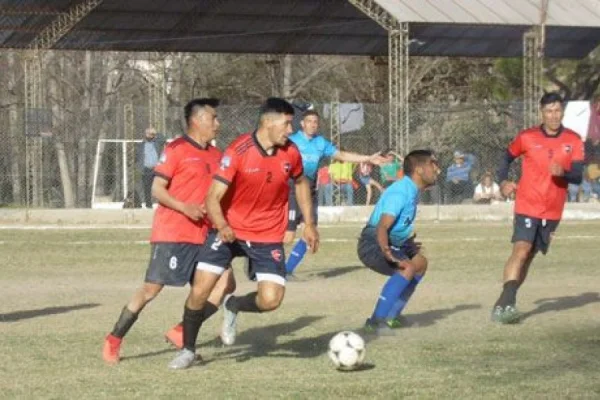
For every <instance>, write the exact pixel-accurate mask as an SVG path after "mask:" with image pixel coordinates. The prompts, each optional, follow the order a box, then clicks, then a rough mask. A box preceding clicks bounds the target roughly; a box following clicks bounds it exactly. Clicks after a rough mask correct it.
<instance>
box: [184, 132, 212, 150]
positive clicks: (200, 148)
mask: <svg viewBox="0 0 600 400" xmlns="http://www.w3.org/2000/svg"><path fill="white" fill-rule="evenodd" d="M183 140H185V141H186V142H188V143H189V144H191V145H192V146H194V147H195V148H197V149H198V150H208V148H209V147H210V143H209V142H207V143H206V145H205V146H202V145H201V144H200V143H198V142H196V141H195V140H194V139H192V138H191V137H189V136H188V135H183Z"/></svg>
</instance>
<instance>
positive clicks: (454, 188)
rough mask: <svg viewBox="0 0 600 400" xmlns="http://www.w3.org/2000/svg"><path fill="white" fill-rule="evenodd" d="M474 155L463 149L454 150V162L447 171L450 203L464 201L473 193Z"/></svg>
mask: <svg viewBox="0 0 600 400" xmlns="http://www.w3.org/2000/svg"><path fill="white" fill-rule="evenodd" d="M473 160H474V157H473V156H472V155H470V154H469V155H468V157H467V155H465V154H464V153H463V152H462V151H458V150H457V151H455V152H454V163H453V164H452V165H450V166H449V167H448V170H447V171H446V189H447V191H448V202H449V203H450V204H458V203H462V201H463V200H465V199H470V198H471V197H472V195H473V184H472V183H471V178H470V174H471V169H472V167H473Z"/></svg>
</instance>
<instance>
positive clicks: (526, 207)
mask: <svg viewBox="0 0 600 400" xmlns="http://www.w3.org/2000/svg"><path fill="white" fill-rule="evenodd" d="M540 110H541V116H542V125H540V126H536V127H532V128H529V129H525V130H524V131H521V132H519V134H518V135H517V136H516V137H515V139H514V140H513V141H512V143H511V144H510V145H509V146H508V150H507V152H506V156H505V158H504V160H503V162H502V164H501V166H500V169H499V171H498V178H499V180H500V182H501V185H500V190H501V191H502V194H503V195H504V196H505V197H508V196H509V195H511V194H512V192H513V191H515V190H516V200H515V217H514V232H513V236H512V243H513V248H512V253H511V255H510V257H509V258H508V261H506V264H505V266H504V288H503V290H502V293H501V295H500V297H499V298H498V301H496V304H494V308H493V310H492V321H494V322H499V323H502V324H510V323H516V322H518V321H519V319H520V314H519V312H518V310H517V308H516V297H517V290H518V289H519V287H520V286H521V285H522V284H523V282H524V281H525V278H526V277H527V272H528V271H529V267H530V265H531V262H532V261H533V259H534V257H535V255H536V254H537V253H538V252H540V251H541V252H542V254H546V252H547V251H548V247H549V245H550V239H551V238H552V235H553V234H554V231H555V230H556V228H557V227H558V224H559V222H560V219H561V216H562V212H563V208H564V205H565V200H566V198H567V185H568V184H569V183H574V184H579V183H581V179H582V173H583V157H584V151H583V142H582V141H581V138H580V137H579V136H578V135H577V134H576V133H575V132H573V131H572V130H569V129H567V128H565V127H564V126H563V125H562V118H563V114H564V108H563V99H562V97H561V96H560V95H559V94H558V93H554V92H552V93H546V94H544V95H543V96H542V98H541V100H540ZM521 156H522V157H523V164H522V168H521V172H522V175H521V180H520V181H519V185H518V187H517V185H516V184H515V183H514V182H512V181H509V180H508V169H509V166H510V163H511V162H512V161H513V160H515V159H516V158H518V157H521Z"/></svg>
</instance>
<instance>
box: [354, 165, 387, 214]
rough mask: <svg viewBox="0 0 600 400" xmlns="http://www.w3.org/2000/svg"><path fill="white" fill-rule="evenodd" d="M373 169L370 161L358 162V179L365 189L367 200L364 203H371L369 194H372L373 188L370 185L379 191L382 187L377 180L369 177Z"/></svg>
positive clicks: (381, 190)
mask: <svg viewBox="0 0 600 400" xmlns="http://www.w3.org/2000/svg"><path fill="white" fill-rule="evenodd" d="M372 171H373V167H372V166H371V164H370V163H360V164H359V167H358V179H359V180H360V183H361V184H362V185H363V186H364V187H365V189H366V191H367V201H366V202H365V205H367V206H368V205H369V204H371V196H372V195H373V189H371V187H374V188H376V189H377V190H379V193H381V192H383V187H382V186H381V185H380V184H379V182H377V181H376V180H375V179H373V178H371V172H372Z"/></svg>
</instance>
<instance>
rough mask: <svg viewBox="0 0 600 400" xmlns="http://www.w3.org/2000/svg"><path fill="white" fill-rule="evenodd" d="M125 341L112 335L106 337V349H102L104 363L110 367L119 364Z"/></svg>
mask: <svg viewBox="0 0 600 400" xmlns="http://www.w3.org/2000/svg"><path fill="white" fill-rule="evenodd" d="M122 341H123V339H121V338H118V337H116V336H113V335H112V334H108V335H106V338H105V339H104V347H103V348H102V358H103V359H104V362H105V363H107V364H110V365H115V364H118V363H119V361H120V360H121V356H120V352H121V342H122Z"/></svg>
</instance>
